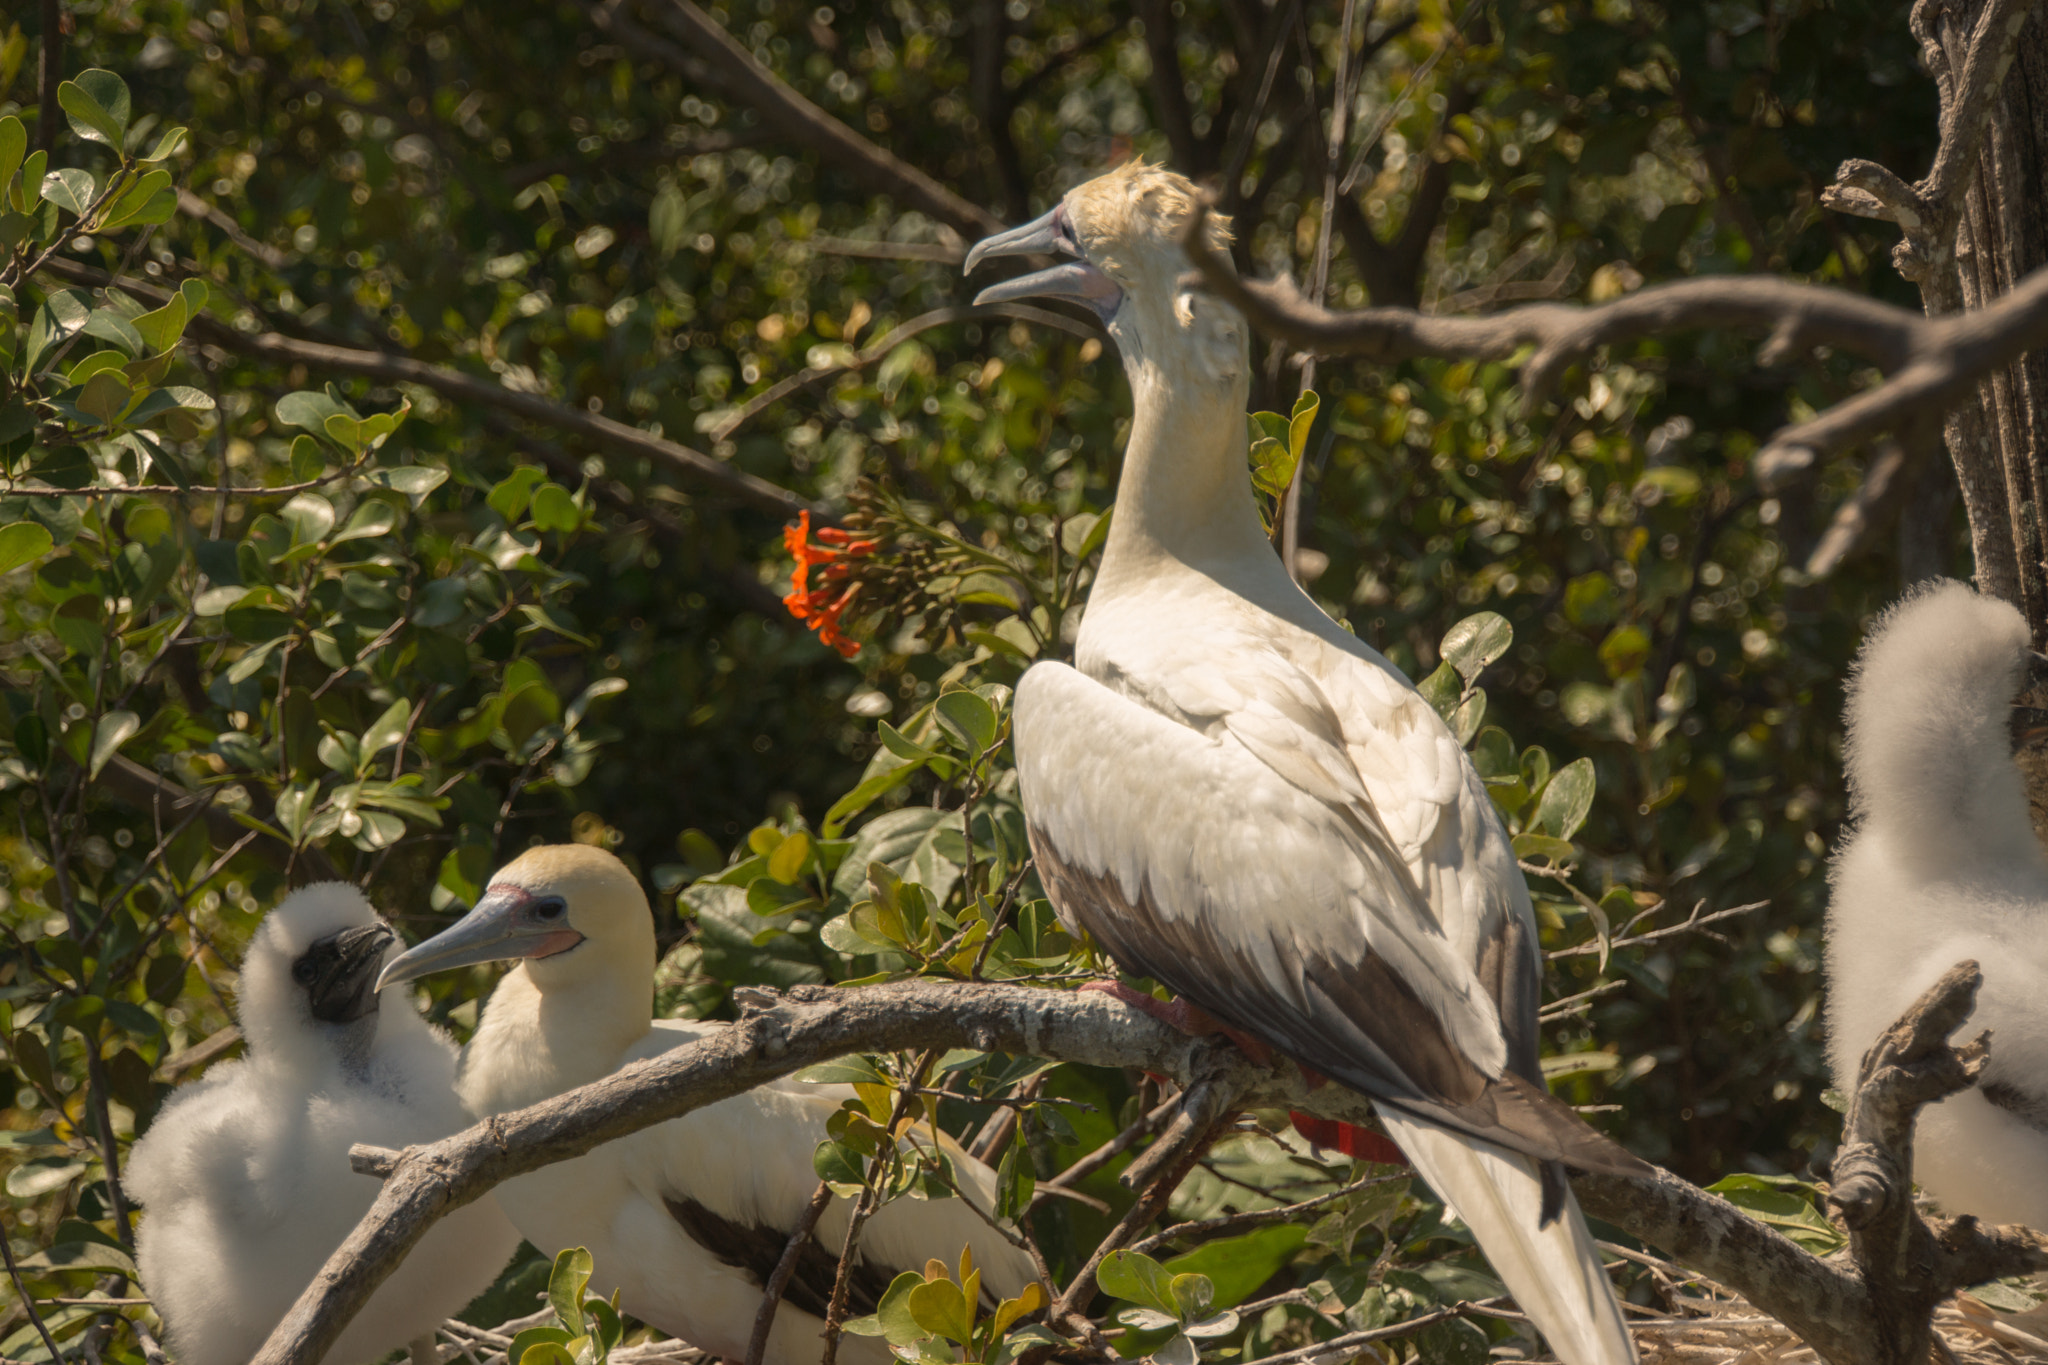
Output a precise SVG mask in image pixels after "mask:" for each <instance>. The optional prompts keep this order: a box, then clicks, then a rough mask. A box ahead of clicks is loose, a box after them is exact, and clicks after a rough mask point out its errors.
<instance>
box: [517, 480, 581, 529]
mask: <svg viewBox="0 0 2048 1365" xmlns="http://www.w3.org/2000/svg"><path fill="white" fill-rule="evenodd" d="M530 510H531V511H532V513H533V524H534V527H535V528H536V529H538V530H542V531H573V530H575V529H576V528H577V527H579V526H581V525H582V524H583V509H582V508H580V507H578V506H577V505H576V499H575V498H574V497H572V496H570V494H569V490H568V489H566V488H564V487H562V486H561V485H560V484H556V483H544V484H542V485H541V486H540V487H539V488H537V489H535V490H534V493H533V505H532V508H531V509H530Z"/></svg>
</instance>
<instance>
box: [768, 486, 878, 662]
mask: <svg viewBox="0 0 2048 1365" xmlns="http://www.w3.org/2000/svg"><path fill="white" fill-rule="evenodd" d="M782 543H783V545H784V546H786V547H787V548H788V550H789V553H790V554H791V555H792V556H794V557H795V559H796V573H795V574H794V575H793V576H792V577H791V579H790V585H789V596H787V597H785V598H783V599H782V605H783V606H785V607H788V608H789V614H790V615H791V616H794V617H795V618H796V619H797V620H799V621H802V622H804V623H806V624H807V625H809V626H810V627H811V629H813V630H815V631H817V632H818V640H819V642H820V643H822V644H827V645H830V646H831V647H832V648H834V649H836V650H838V651H839V653H840V654H841V656H843V657H845V658H849V659H850V658H852V657H853V656H854V655H855V654H856V653H858V652H859V651H860V644H859V642H858V641H855V640H849V639H847V638H846V637H845V636H844V635H842V634H840V633H839V622H840V618H841V617H843V616H844V615H845V614H846V610H847V608H848V607H851V606H852V605H853V604H854V601H855V600H856V599H857V598H858V597H859V596H860V590H861V584H860V583H859V581H858V580H856V579H854V577H853V571H854V564H853V561H854V560H857V559H859V558H861V557H863V556H867V555H872V554H873V553H874V552H875V545H876V542H875V541H873V540H871V539H868V540H863V539H856V533H855V532H852V531H842V530H840V529H838V528H837V527H832V526H821V527H819V528H818V531H817V540H816V541H813V540H812V539H811V514H810V513H809V512H805V513H802V514H801V515H800V516H798V518H797V523H796V525H794V526H785V527H784V528H783V530H782ZM813 569H816V570H817V572H818V581H817V583H816V584H815V586H814V585H813V584H812V581H811V571H812V570H813Z"/></svg>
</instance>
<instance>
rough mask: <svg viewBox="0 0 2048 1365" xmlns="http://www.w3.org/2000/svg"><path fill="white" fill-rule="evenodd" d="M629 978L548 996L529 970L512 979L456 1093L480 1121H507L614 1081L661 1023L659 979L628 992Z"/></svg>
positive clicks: (600, 978) (600, 976)
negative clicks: (653, 986) (628, 1054)
mask: <svg viewBox="0 0 2048 1365" xmlns="http://www.w3.org/2000/svg"><path fill="white" fill-rule="evenodd" d="M624 975H626V974H623V973H621V974H613V973H592V974H590V975H589V976H588V978H586V979H579V980H576V981H574V982H571V983H566V984H561V985H553V984H551V985H550V987H549V989H547V990H546V991H543V990H541V989H540V987H538V986H536V985H535V984H534V981H533V977H532V976H531V975H530V973H529V972H528V969H527V966H526V964H524V963H521V964H520V965H519V966H518V967H516V968H514V969H513V970H512V971H510V972H507V973H506V974H505V977H504V979H503V980H501V981H500V982H499V983H498V987H497V989H496V990H494V991H492V992H491V998H490V1002H489V1004H487V1005H486V1006H485V1007H484V1017H483V1020H482V1022H481V1023H479V1024H478V1026H477V1031H476V1036H475V1037H474V1038H472V1039H471V1040H470V1044H469V1046H468V1047H466V1048H464V1049H463V1050H462V1061H461V1064H460V1067H459V1069H458V1071H457V1076H456V1091H457V1093H458V1094H459V1095H460V1096H461V1097H462V1103H463V1105H464V1107H465V1108H467V1109H468V1110H469V1112H470V1113H471V1114H473V1115H476V1116H478V1117H481V1116H482V1115H485V1114H499V1113H503V1112H505V1111H506V1110H508V1109H519V1108H523V1107H524V1106H526V1105H529V1104H536V1103H538V1102H540V1101H541V1100H544V1099H548V1098H550V1097H551V1096H554V1095H559V1094H561V1093H562V1092H563V1091H565V1090H573V1089H575V1088H576V1087H577V1086H579V1085H585V1084H588V1083H589V1082H591V1081H594V1080H597V1079H599V1078H600V1077H602V1076H607V1075H609V1074H611V1072H612V1071H613V1070H614V1069H616V1068H617V1066H618V1064H619V1058H620V1057H621V1055H623V1054H624V1052H625V1050H626V1049H627V1048H628V1047H630V1046H632V1045H633V1044H634V1043H636V1042H638V1041H639V1040H640V1039H641V1038H643V1037H645V1036H646V1034H647V1030H648V1029H649V1028H650V1027H652V1023H653V1019H654V1001H653V999H652V992H651V991H650V990H649V989H648V987H647V984H646V983H647V982H648V981H649V980H650V979H651V977H652V973H651V972H648V973H646V974H644V975H642V976H640V977H639V978H638V980H639V982H640V983H641V984H640V987H639V988H638V989H634V988H632V987H630V986H627V985H625V984H623V982H622V980H621V979H620V978H621V977H622V976H624Z"/></svg>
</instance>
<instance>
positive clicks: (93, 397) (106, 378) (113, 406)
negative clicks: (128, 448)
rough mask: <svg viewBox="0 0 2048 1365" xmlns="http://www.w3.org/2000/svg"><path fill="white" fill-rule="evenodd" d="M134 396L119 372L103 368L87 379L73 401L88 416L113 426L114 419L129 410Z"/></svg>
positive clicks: (105, 424)
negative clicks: (129, 404)
mask: <svg viewBox="0 0 2048 1365" xmlns="http://www.w3.org/2000/svg"><path fill="white" fill-rule="evenodd" d="M134 396H135V395H134V391H133V390H131V389H130V388H129V387H128V381H127V380H126V379H125V378H123V377H122V376H121V375H120V374H119V373H118V372H116V371H114V370H101V371H100V372H99V373H98V374H96V375H94V376H93V377H92V378H90V379H88V380H86V381H85V387H84V388H82V389H80V390H79V391H78V396H77V397H76V398H74V399H72V400H71V401H72V403H73V404H74V405H75V406H76V407H77V408H78V410H79V411H80V412H82V413H84V414H86V415H87V416H88V417H91V418H93V419H95V420H97V421H98V422H100V423H101V424H102V425H104V426H112V425H113V424H114V419H115V418H117V417H119V416H120V415H121V414H122V413H124V412H126V411H127V410H128V403H129V401H130V400H131V399H132V398H133V397H134Z"/></svg>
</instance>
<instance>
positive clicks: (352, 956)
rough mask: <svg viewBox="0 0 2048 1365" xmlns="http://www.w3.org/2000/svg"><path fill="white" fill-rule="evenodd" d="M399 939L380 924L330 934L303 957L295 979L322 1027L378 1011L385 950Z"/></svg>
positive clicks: (294, 968)
mask: <svg viewBox="0 0 2048 1365" xmlns="http://www.w3.org/2000/svg"><path fill="white" fill-rule="evenodd" d="M395 937H397V936H396V935H395V934H393V933H392V932H391V931H390V930H389V929H387V928H385V927H384V926H383V925H381V924H365V925H361V926H358V927H357V928H354V929H344V930H342V931H341V932H340V933H338V934H329V935H328V936H327V937H326V938H323V939H320V940H318V941H317V942H315V943H314V944H313V945H312V946H311V947H309V948H307V949H306V951H305V952H304V953H302V954H300V956H299V959H298V961H296V962H294V963H293V964H292V979H293V980H294V981H296V982H298V983H299V985H300V986H302V987H304V988H305V992H306V1001H307V1004H308V1005H309V1006H310V1007H311V1009H312V1011H313V1017H314V1018H315V1019H317V1020H319V1021H320V1022H321V1023H323V1024H351V1023H354V1022H355V1021H356V1020H358V1019H361V1018H362V1017H363V1016H364V1015H366V1014H371V1013H373V1012H375V1010H376V1008H377V991H376V988H375V987H373V986H372V985H371V984H370V982H371V980H372V979H373V978H374V977H375V976H376V975H377V963H378V960H379V959H381V958H382V957H383V956H384V948H385V946H386V945H387V944H389V943H390V942H391V940H392V939H393V938H395Z"/></svg>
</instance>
